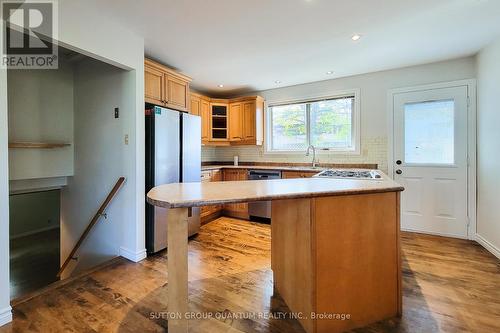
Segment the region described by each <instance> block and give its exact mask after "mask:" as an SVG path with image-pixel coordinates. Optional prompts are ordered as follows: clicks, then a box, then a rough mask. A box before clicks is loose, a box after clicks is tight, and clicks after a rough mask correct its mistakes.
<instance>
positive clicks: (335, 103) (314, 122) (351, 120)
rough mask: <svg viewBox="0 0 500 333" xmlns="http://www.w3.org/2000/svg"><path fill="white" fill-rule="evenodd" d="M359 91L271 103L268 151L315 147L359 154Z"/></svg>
mask: <svg viewBox="0 0 500 333" xmlns="http://www.w3.org/2000/svg"><path fill="white" fill-rule="evenodd" d="M358 96H359V93H358V91H352V92H349V93H344V94H342V95H336V96H331V97H323V98H315V99H308V100H300V101H292V102H285V103H270V104H269V106H268V110H267V122H266V132H267V133H266V134H267V145H266V147H267V152H268V153H302V152H305V151H306V149H307V147H308V146H309V145H313V146H314V147H316V148H317V149H318V150H326V151H333V152H342V153H359V141H360V140H359V105H358V103H359V101H358Z"/></svg>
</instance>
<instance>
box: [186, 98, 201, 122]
mask: <svg viewBox="0 0 500 333" xmlns="http://www.w3.org/2000/svg"><path fill="white" fill-rule="evenodd" d="M189 113H190V114H192V115H195V116H201V98H200V95H198V94H195V93H191V95H190V106H189Z"/></svg>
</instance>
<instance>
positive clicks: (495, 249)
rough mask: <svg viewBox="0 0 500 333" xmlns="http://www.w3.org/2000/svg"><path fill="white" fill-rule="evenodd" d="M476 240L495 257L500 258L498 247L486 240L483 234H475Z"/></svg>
mask: <svg viewBox="0 0 500 333" xmlns="http://www.w3.org/2000/svg"><path fill="white" fill-rule="evenodd" d="M476 241H477V242H478V243H479V244H481V245H482V246H483V247H484V248H485V249H486V250H488V251H490V252H491V253H492V254H493V255H494V256H495V257H497V258H498V259H500V249H499V248H498V247H496V246H495V245H493V244H491V243H490V242H489V241H487V240H486V239H485V238H484V237H483V236H481V235H479V234H476Z"/></svg>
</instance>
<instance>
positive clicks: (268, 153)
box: [264, 149, 361, 156]
mask: <svg viewBox="0 0 500 333" xmlns="http://www.w3.org/2000/svg"><path fill="white" fill-rule="evenodd" d="M311 154H312V153H311ZM264 155H266V156H272V155H277V156H283V155H294V156H305V155H306V151H305V150H304V151H294V150H291V151H273V150H264ZM321 155H349V156H353V155H354V156H356V155H361V152H360V150H359V149H355V150H320V149H318V150H316V156H321Z"/></svg>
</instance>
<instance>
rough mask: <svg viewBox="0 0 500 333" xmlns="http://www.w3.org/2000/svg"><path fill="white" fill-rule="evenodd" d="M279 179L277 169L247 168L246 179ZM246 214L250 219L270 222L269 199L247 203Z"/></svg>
mask: <svg viewBox="0 0 500 333" xmlns="http://www.w3.org/2000/svg"><path fill="white" fill-rule="evenodd" d="M267 179H281V171H278V170H248V180H267ZM248 215H249V216H250V220H252V221H260V222H267V223H269V222H271V201H255V202H249V203H248Z"/></svg>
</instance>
